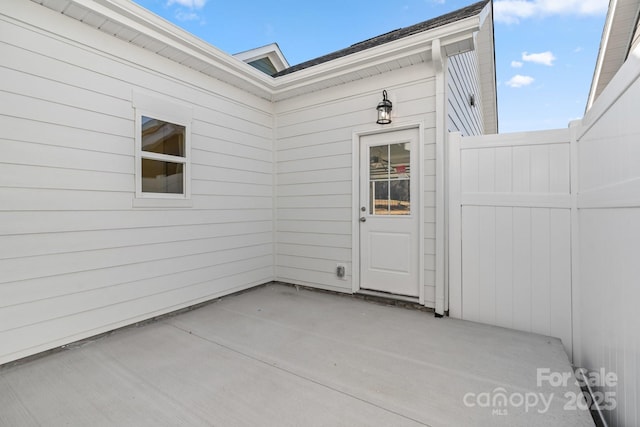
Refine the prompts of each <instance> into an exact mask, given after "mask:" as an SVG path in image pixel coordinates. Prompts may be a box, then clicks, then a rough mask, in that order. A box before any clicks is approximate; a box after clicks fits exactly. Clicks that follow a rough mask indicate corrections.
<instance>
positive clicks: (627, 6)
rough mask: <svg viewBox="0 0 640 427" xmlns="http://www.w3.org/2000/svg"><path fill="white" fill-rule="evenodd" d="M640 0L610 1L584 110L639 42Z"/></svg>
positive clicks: (593, 100)
mask: <svg viewBox="0 0 640 427" xmlns="http://www.w3.org/2000/svg"><path fill="white" fill-rule="evenodd" d="M639 18H640V0H611V3H610V4H609V11H608V13H607V19H606V21H605V25H604V31H603V33H602V39H601V42H600V51H599V53H598V59H597V61H596V68H595V71H594V73H593V80H592V82H591V90H590V91H589V99H588V101H587V111H588V110H589V109H591V106H592V105H593V103H594V102H595V100H596V99H597V98H598V96H600V94H601V93H602V91H603V90H604V88H605V87H606V86H607V85H608V84H609V82H610V81H611V79H612V78H613V76H614V75H615V74H616V73H617V72H618V70H619V69H620V67H622V64H624V62H625V61H626V59H627V56H628V55H629V52H630V51H631V48H632V47H633V46H634V44H637V43H639V40H640V39H639V37H640V28H639V26H638V25H639Z"/></svg>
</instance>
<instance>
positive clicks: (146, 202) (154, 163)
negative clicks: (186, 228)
mask: <svg viewBox="0 0 640 427" xmlns="http://www.w3.org/2000/svg"><path fill="white" fill-rule="evenodd" d="M133 101H134V102H133V106H134V110H135V145H136V147H135V162H136V164H135V181H136V193H135V199H134V207H189V206H191V118H192V111H191V109H190V108H188V107H184V106H182V105H178V104H175V103H174V102H171V101H170V100H165V99H158V98H155V97H150V96H148V95H145V94H138V93H134V96H133Z"/></svg>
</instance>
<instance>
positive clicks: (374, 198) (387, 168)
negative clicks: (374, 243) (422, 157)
mask: <svg viewBox="0 0 640 427" xmlns="http://www.w3.org/2000/svg"><path fill="white" fill-rule="evenodd" d="M410 190H411V147H410V143H408V142H407V143H398V144H388V145H377V146H372V147H369V213H370V214H371V215H410V214H411V191H410Z"/></svg>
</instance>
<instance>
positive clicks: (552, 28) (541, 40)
mask: <svg viewBox="0 0 640 427" xmlns="http://www.w3.org/2000/svg"><path fill="white" fill-rule="evenodd" d="M135 1H136V2H137V3H139V4H141V5H142V6H144V7H146V8H148V9H150V10H151V11H153V12H155V13H157V14H158V15H160V16H162V17H163V18H165V19H167V20H169V21H171V22H173V23H175V24H177V25H179V26H181V27H183V28H185V29H186V30H187V31H189V32H191V33H193V34H195V35H196V36H198V37H200V38H202V39H203V40H205V41H207V42H209V43H211V44H213V45H214V46H216V47H217V48H219V49H222V50H223V51H225V52H228V53H232V54H233V53H238V52H242V51H244V50H248V49H252V48H255V47H260V46H263V45H266V44H269V43H273V42H277V43H278V44H279V46H280V49H281V50H282V51H283V53H284V55H285V57H286V58H287V60H288V61H289V63H290V64H291V65H295V64H297V63H300V62H303V61H305V60H307V59H312V58H315V57H318V56H322V55H324V54H326V53H330V52H333V51H335V50H338V49H342V48H344V47H347V46H349V45H351V44H353V43H356V42H359V41H362V40H365V39H368V38H370V37H373V36H376V35H379V34H383V33H385V32H387V31H391V30H394V29H397V28H401V27H405V26H408V25H412V24H416V23H418V22H421V21H424V20H427V19H430V18H433V17H436V16H438V15H441V14H444V13H447V12H450V11H452V10H455V9H459V8H461V7H464V6H467V5H469V4H471V3H473V2H474V1H473V0H401V1H398V0H386V1H382V0H367V1H361V0H342V1H336V0H325V1H323V2H303V1H300V0H278V1H275V2H265V1H256V0H236V1H226V0H225V1H222V0H135ZM608 3H609V1H608V0H494V12H495V18H496V19H495V20H496V22H495V40H496V70H497V81H498V108H499V126H500V132H501V133H503V132H518V131H527V130H537V129H553V128H563V127H566V126H567V125H568V123H569V121H571V120H574V119H577V118H581V117H582V116H583V114H584V109H585V105H586V101H587V96H588V93H589V86H590V83H591V78H592V76H593V70H594V67H595V61H596V56H597V54H598V48H599V43H600V36H601V35H602V27H603V25H604V19H605V15H606V11H607V6H608Z"/></svg>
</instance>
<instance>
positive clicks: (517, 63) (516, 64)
mask: <svg viewBox="0 0 640 427" xmlns="http://www.w3.org/2000/svg"><path fill="white" fill-rule="evenodd" d="M522 65H523V64H522V62H520V61H511V66H512V67H513V68H522Z"/></svg>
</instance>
